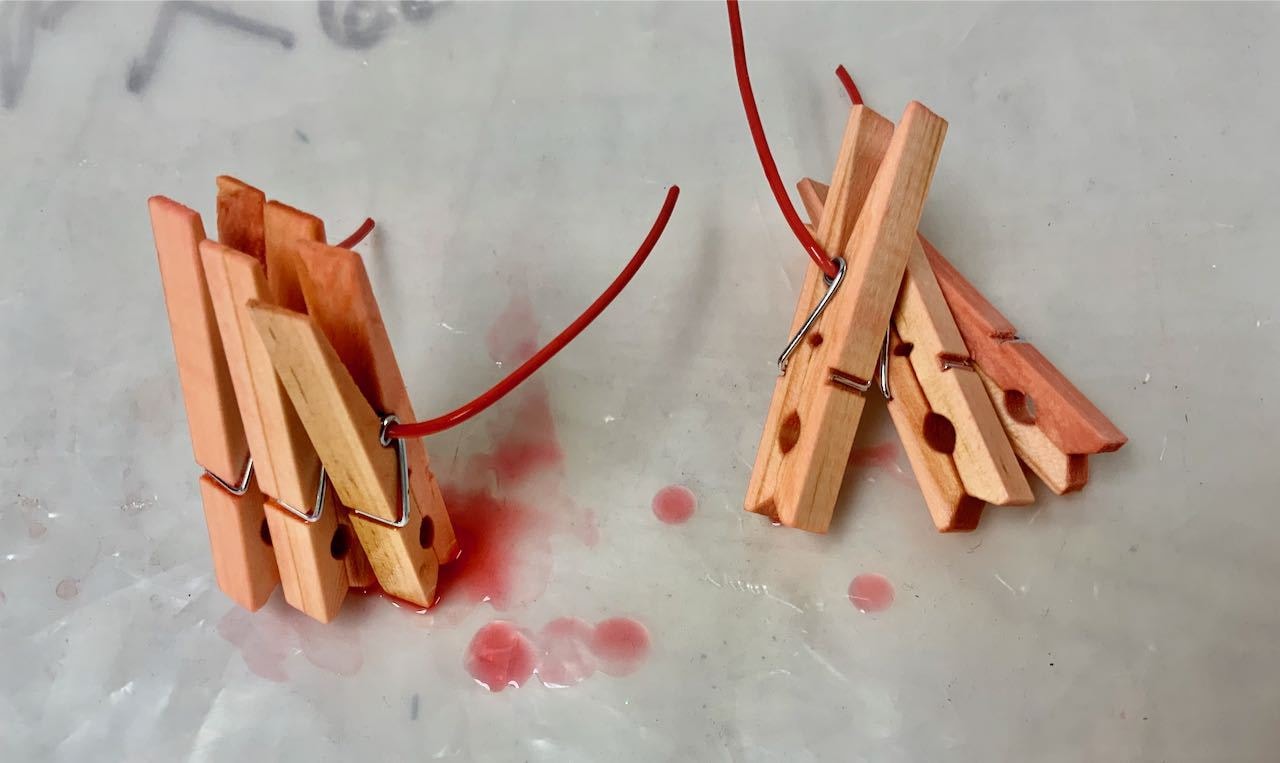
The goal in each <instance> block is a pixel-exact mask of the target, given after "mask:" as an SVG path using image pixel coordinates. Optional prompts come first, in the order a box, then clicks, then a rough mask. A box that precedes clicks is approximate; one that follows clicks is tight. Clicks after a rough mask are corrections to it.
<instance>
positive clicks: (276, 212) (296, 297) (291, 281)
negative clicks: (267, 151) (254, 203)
mask: <svg viewBox="0 0 1280 763" xmlns="http://www.w3.org/2000/svg"><path fill="white" fill-rule="evenodd" d="M263 225H264V228H265V236H266V248H267V278H268V280H269V282H270V286H271V301H272V304H276V305H279V306H281V307H287V308H288V309H290V310H298V311H305V310H306V309H307V306H306V302H305V300H304V298H303V296H302V285H301V284H300V283H299V282H298V277H299V276H298V271H299V270H300V268H301V265H300V264H299V263H298V246H299V244H300V243H301V242H303V241H318V242H320V243H322V244H323V243H324V222H323V221H321V220H320V218H318V217H316V216H315V215H310V214H307V213H306V212H303V211H301V210H299V209H294V208H293V207H291V206H289V205H288V204H282V203H280V202H278V201H269V202H267V205H266V207H265V208H264V210H263Z"/></svg>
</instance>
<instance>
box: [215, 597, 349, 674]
mask: <svg viewBox="0 0 1280 763" xmlns="http://www.w3.org/2000/svg"><path fill="white" fill-rule="evenodd" d="M217 629H218V635H220V636H222V638H223V639H225V640H226V641H227V642H228V643H230V644H231V645H232V646H234V647H236V649H238V650H239V652H240V656H241V657H242V658H243V659H244V662H245V665H246V666H247V667H248V668H249V670H250V671H252V672H253V673H254V674H255V675H257V676H260V677H262V678H265V679H267V680H269V681H287V680H288V679H289V672H288V670H287V667H286V664H287V661H288V658H289V656H290V655H292V654H294V653H300V654H301V655H302V657H303V658H304V659H305V660H306V661H307V662H309V663H311V664H312V665H314V666H315V667H317V668H320V669H321V670H324V671H326V672H329V673H334V674H336V675H342V676H350V675H354V674H356V673H357V672H359V670H360V668H361V667H362V666H363V665H364V656H363V652H362V650H361V647H360V641H359V638H358V637H357V635H356V634H353V633H352V632H349V631H345V629H343V628H341V627H340V626H337V625H334V624H333V623H328V624H325V623H319V622H316V621H315V620H312V619H311V618H309V617H307V616H306V615H304V614H302V613H301V612H298V611H297V610H294V609H292V608H290V607H288V606H286V605H284V604H282V603H280V602H270V603H268V604H267V606H265V607H263V608H262V609H260V610H258V611H257V612H246V611H244V610H243V609H239V608H234V609H232V610H230V611H229V612H227V614H225V615H223V617H222V619H221V620H219V621H218V625H217Z"/></svg>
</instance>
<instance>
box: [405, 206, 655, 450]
mask: <svg viewBox="0 0 1280 763" xmlns="http://www.w3.org/2000/svg"><path fill="white" fill-rule="evenodd" d="M679 196H680V188H679V187H678V186H674V185H673V186H671V190H669V191H667V199H666V201H664V202H663V204H662V211H660V212H659V213H658V219H656V220H654V221H653V227H652V228H650V229H649V235H648V236H646V237H645V239H644V242H643V243H641V244H640V248H639V249H637V250H636V253H635V255H634V256H632V258H631V261H630V262H628V263H627V266H626V267H625V268H623V269H622V272H621V273H619V274H618V277H617V278H615V279H613V283H611V284H609V288H607V289H605V290H604V293H603V294H601V295H600V296H599V297H597V298H596V301H595V302H592V303H591V306H590V307H588V308H587V309H586V311H585V312H583V313H582V315H579V316H578V317H577V318H576V319H575V320H574V321H573V323H570V324H569V325H568V326H566V327H565V329H564V331H561V332H560V333H559V334H558V335H557V336H556V338H555V339H552V340H551V341H550V342H547V345H546V346H545V347H543V348H542V349H541V350H538V351H537V352H536V353H534V354H533V357H531V358H529V359H528V360H526V361H525V362H524V363H523V364H521V366H520V367H519V368H517V369H516V370H514V371H512V372H511V375H509V376H508V377H507V378H505V379H503V380H502V381H500V382H498V383H497V384H495V385H493V387H492V388H490V389H489V391H487V392H485V393H484V394H483V395H481V396H479V397H477V398H476V399H475V400H472V401H471V402H469V403H467V404H466V405H464V406H462V407H460V408H458V409H456V410H453V411H450V412H449V413H446V414H444V415H443V416H437V417H435V418H434V419H428V420H426V421H419V422H415V423H412V424H393V425H391V426H390V427H389V428H388V429H387V435H388V436H389V437H404V438H407V437H426V436H427V435H430V434H435V433H437V432H443V431H444V430H446V429H449V428H450V427H454V426H457V425H458V424H461V423H462V422H464V421H466V420H467V419H469V418H471V417H472V416H474V415H476V414H477V413H480V412H481V411H483V410H484V409H485V408H488V407H489V406H491V405H493V404H494V403H496V402H498V401H499V400H501V399H502V397H503V396H504V395H506V394H507V393H508V392H510V391H511V390H513V389H515V388H516V387H517V386H519V385H520V383H521V382H523V381H524V380H525V379H528V378H529V376H530V375H532V374H533V372H534V371H537V370H538V369H539V368H541V367H542V365H543V364H544V363H546V362H547V361H548V360H551V358H552V357H553V356H554V355H555V354H556V353H557V352H560V351H561V350H563V349H564V347H565V345H567V344H569V343H570V342H572V341H573V340H574V339H575V338H576V337H577V336H578V334H581V333H582V331H583V329H585V328H586V327H587V326H589V325H590V324H591V322H592V321H594V320H595V319H596V317H597V316H599V315H600V313H602V312H604V310H605V308H607V307H608V306H609V303H610V302H613V300H614V298H615V297H617V296H618V294H619V293H621V292H622V290H623V289H625V288H626V287H627V284H628V283H630V282H631V279H632V277H634V276H635V274H636V272H637V271H639V270H640V266H641V265H643V264H644V261H645V260H646V259H648V257H649V253H650V252H652V251H653V247H654V246H655V245H657V243H658V239H659V238H660V237H661V236H662V232H663V231H664V230H666V227H667V221H668V220H670V219H671V213H672V212H673V211H674V210H675V208H676V199H677V198H678V197H679Z"/></svg>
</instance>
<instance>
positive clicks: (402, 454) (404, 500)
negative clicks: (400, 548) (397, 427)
mask: <svg viewBox="0 0 1280 763" xmlns="http://www.w3.org/2000/svg"><path fill="white" fill-rule="evenodd" d="M399 423H400V419H398V418H396V415H395V414H394V413H389V414H387V415H386V416H383V417H382V429H381V430H380V431H379V432H378V442H379V443H381V445H382V447H384V448H389V447H391V443H392V440H393V439H394V441H395V445H396V465H397V466H398V467H399V468H398V469H397V471H398V472H399V474H400V519H399V520H397V521H395V522H390V521H387V520H386V519H383V518H382V517H379V516H375V515H373V514H369V513H367V512H364V511H361V510H359V509H356V508H352V509H351V513H352V514H358V515H359V516H361V517H364V518H365V519H367V520H369V521H370V522H377V523H378V524H380V525H385V526H387V527H394V528H396V529H397V530H398V529H400V528H402V527H404V526H405V525H407V524H409V517H410V511H409V505H410V504H409V453H408V448H407V446H406V445H405V441H404V438H403V437H396V438H392V437H391V436H390V435H388V434H387V431H388V430H389V429H390V428H391V425H392V424H399Z"/></svg>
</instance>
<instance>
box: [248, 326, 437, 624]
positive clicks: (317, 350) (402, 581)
mask: <svg viewBox="0 0 1280 763" xmlns="http://www.w3.org/2000/svg"><path fill="white" fill-rule="evenodd" d="M249 310H250V312H251V313H252V315H253V320H254V323H255V325H256V326H257V327H258V333H259V334H260V336H261V337H262V339H263V342H264V343H265V345H266V347H267V348H268V350H269V352H270V354H271V359H272V361H273V363H274V364H275V367H276V370H277V372H278V374H279V376H280V378H281V379H282V380H283V382H284V385H285V389H287V390H288V392H289V396H290V398H291V399H292V400H293V402H294V404H295V406H296V407H297V410H298V413H299V414H300V415H301V417H302V421H303V422H304V423H305V424H306V427H307V431H308V432H309V433H310V435H311V438H312V440H313V441H314V442H315V444H316V448H317V449H318V450H319V451H320V454H321V456H322V457H323V458H324V463H325V467H326V468H327V469H328V470H329V474H330V477H331V478H332V480H333V484H334V487H335V488H336V489H337V490H338V493H339V494H340V495H341V496H342V501H343V502H344V503H345V504H346V505H348V506H350V507H352V508H357V509H361V510H363V511H366V512H369V513H371V514H372V513H374V510H375V509H376V510H377V511H378V512H379V515H380V516H387V515H389V514H390V512H392V511H393V510H394V511H395V512H398V511H399V508H398V507H399V485H398V480H399V475H398V474H397V469H396V457H395V453H394V451H393V450H392V449H389V448H384V447H382V445H381V444H380V443H379V442H378V436H379V430H380V425H381V423H380V418H379V416H378V414H377V413H375V412H374V410H373V408H371V407H370V406H369V403H368V401H366V400H365V398H364V394H363V393H362V392H361V391H360V388H359V387H358V386H357V385H356V383H355V380H354V379H352V377H351V374H350V373H349V372H348V371H347V369H346V367H345V366H344V365H343V364H342V360H341V359H340V358H339V357H338V354H337V353H336V352H335V351H334V349H333V347H331V346H330V344H329V341H328V340H327V339H326V338H325V336H324V332H322V331H321V330H320V327H319V326H318V325H317V323H316V322H315V320H314V319H313V318H311V317H310V316H308V315H305V314H302V313H298V312H294V311H292V310H286V309H284V308H281V307H276V306H274V305H268V304H264V303H252V304H250V306H249ZM410 500H411V502H412V501H413V500H414V498H413V494H412V492H411V493H410ZM393 507H394V509H393ZM410 508H411V511H412V512H414V513H413V516H414V518H415V519H414V520H413V521H411V522H410V524H409V526H408V527H406V528H404V529H403V530H396V529H394V528H389V527H385V526H383V525H380V524H377V523H376V522H370V521H365V520H362V519H360V518H359V517H353V522H352V523H353V526H354V527H355V529H356V533H357V535H358V536H359V539H360V543H361V545H363V546H364V549H365V552H366V553H367V554H368V556H369V562H370V563H371V564H372V565H373V569H374V572H375V573H376V574H377V576H378V582H379V583H380V584H381V585H382V587H383V588H384V589H385V590H386V591H387V592H388V593H390V594H392V595H393V596H397V597H399V598H402V599H406V600H408V601H412V602H414V603H416V604H420V605H422V606H431V605H432V604H434V603H435V587H436V579H437V575H438V566H439V564H438V562H437V560H436V555H435V553H433V552H432V551H431V548H430V541H429V539H426V538H425V537H424V536H423V535H422V534H421V520H420V518H421V517H422V516H423V512H422V509H421V507H416V506H413V505H411V507H410ZM394 515H396V516H398V514H394ZM415 522H416V523H417V524H416V525H415ZM415 530H417V531H418V532H415ZM424 539H426V540H427V542H426V543H422V540H424Z"/></svg>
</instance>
